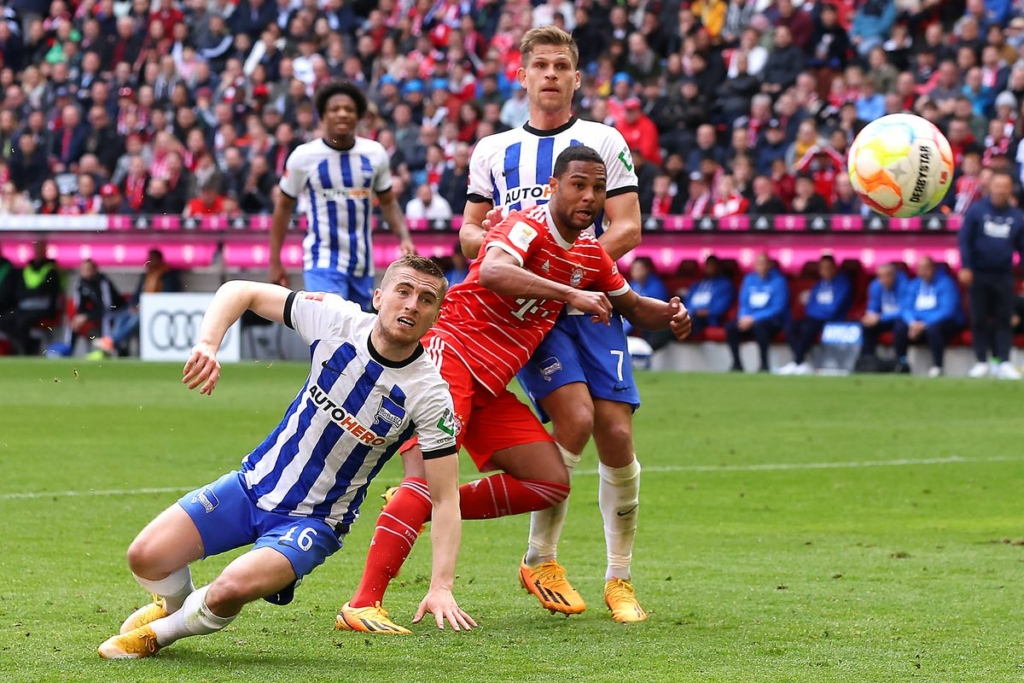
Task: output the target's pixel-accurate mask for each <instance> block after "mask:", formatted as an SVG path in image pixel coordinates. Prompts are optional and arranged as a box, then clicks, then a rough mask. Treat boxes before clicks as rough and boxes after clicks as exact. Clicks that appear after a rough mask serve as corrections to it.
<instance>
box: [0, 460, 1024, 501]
mask: <svg viewBox="0 0 1024 683" xmlns="http://www.w3.org/2000/svg"><path fill="white" fill-rule="evenodd" d="M1022 461H1024V456H1022V457H1015V456H1009V455H994V456H991V457H985V458H963V457H960V456H959V455H953V456H950V457H947V458H922V459H919V460H914V459H901V460H861V461H851V462H777V463H765V464H763V465H651V466H645V467H644V468H643V471H644V472H786V471H796V470H852V469H861V468H868V467H913V466H915V465H957V464H965V463H971V464H974V463H987V462H1022ZM597 473H598V472H597V470H575V471H574V472H573V475H574V476H576V475H584V476H593V475H596V474H597ZM194 488H196V486H168V487H164V488H145V489H108V490H99V491H96V490H93V491H33V492H30V493H0V500H31V499H34V498H73V497H84V496H134V495H140V494H146V493H184V492H185V491H191V490H192V489H194Z"/></svg>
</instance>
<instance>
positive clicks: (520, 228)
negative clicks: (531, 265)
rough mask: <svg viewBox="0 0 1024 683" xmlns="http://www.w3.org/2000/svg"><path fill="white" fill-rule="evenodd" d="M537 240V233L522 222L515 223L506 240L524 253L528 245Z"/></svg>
mask: <svg viewBox="0 0 1024 683" xmlns="http://www.w3.org/2000/svg"><path fill="white" fill-rule="evenodd" d="M536 238H537V231H536V230H535V229H533V228H531V227H530V226H529V225H527V224H526V223H523V222H519V223H516V224H515V225H513V226H512V229H511V230H509V232H508V239H509V241H511V242H512V245H513V246H515V247H517V248H519V249H522V250H523V251H526V250H527V249H529V248H530V243H531V242H533V240H535V239H536Z"/></svg>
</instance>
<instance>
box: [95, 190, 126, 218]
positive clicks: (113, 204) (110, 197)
mask: <svg viewBox="0 0 1024 683" xmlns="http://www.w3.org/2000/svg"><path fill="white" fill-rule="evenodd" d="M131 212H132V210H131V207H130V206H128V202H126V201H125V200H124V197H123V196H121V190H119V189H117V185H114V184H113V183H106V184H104V185H103V187H101V188H100V208H99V213H101V214H103V215H104V216H119V215H120V216H123V215H126V214H130V213H131Z"/></svg>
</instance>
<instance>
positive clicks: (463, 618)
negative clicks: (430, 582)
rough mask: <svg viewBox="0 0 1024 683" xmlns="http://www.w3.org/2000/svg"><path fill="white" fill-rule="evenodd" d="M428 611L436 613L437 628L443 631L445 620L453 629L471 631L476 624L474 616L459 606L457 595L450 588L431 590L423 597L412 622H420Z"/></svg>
mask: <svg viewBox="0 0 1024 683" xmlns="http://www.w3.org/2000/svg"><path fill="white" fill-rule="evenodd" d="M428 612H429V613H430V614H433V615H434V621H435V622H437V628H439V629H441V630H442V631H443V630H444V622H445V620H447V621H448V623H449V624H451V626H452V629H453V630H455V631H471V630H473V627H475V626H476V622H475V621H473V617H471V616H469V615H468V614H466V613H465V612H464V611H463V610H462V608H461V607H459V605H458V603H456V602H455V596H454V595H452V592H451V591H448V590H433V589H432V590H430V591H429V592H428V593H427V595H426V597H424V598H423V602H421V603H420V607H419V609H418V610H416V616H415V617H413V620H412V623H414V624H418V623H420V621H421V620H422V619H423V617H425V616H426V615H427V613H428Z"/></svg>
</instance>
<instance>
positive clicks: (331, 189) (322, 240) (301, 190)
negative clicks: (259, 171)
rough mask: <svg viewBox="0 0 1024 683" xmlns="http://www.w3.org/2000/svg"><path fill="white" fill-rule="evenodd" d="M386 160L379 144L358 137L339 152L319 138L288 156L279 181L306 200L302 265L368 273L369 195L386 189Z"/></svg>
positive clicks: (288, 192)
mask: <svg viewBox="0 0 1024 683" xmlns="http://www.w3.org/2000/svg"><path fill="white" fill-rule="evenodd" d="M390 163H391V162H390V159H389V158H388V154H387V152H386V151H384V148H383V147H382V146H381V145H380V143H378V142H374V141H373V140H368V139H366V138H361V137H356V142H355V145H354V146H353V147H352V149H348V150H345V151H343V152H342V151H339V150H336V149H333V148H332V147H330V146H328V145H327V143H326V142H324V140H323V138H319V139H317V140H313V141H312V142H307V143H305V144H303V145H299V146H298V147H296V148H295V151H293V152H292V153H291V155H289V157H288V161H287V162H285V171H284V174H283V175H282V176H281V183H280V186H281V191H282V192H284V193H285V194H286V195H288V196H289V197H293V198H295V199H302V200H304V203H306V204H307V206H306V219H307V222H308V229H307V230H308V231H307V233H306V238H305V239H304V240H303V242H302V244H303V246H304V247H305V250H306V254H305V263H304V267H305V269H306V270H310V269H313V268H318V269H319V268H323V269H328V270H340V271H343V272H346V273H349V274H350V275H354V276H357V277H358V276H363V275H373V249H372V243H371V239H372V238H371V229H372V217H373V195H374V193H381V192H387V191H388V190H390V189H391V167H390Z"/></svg>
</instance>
